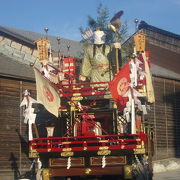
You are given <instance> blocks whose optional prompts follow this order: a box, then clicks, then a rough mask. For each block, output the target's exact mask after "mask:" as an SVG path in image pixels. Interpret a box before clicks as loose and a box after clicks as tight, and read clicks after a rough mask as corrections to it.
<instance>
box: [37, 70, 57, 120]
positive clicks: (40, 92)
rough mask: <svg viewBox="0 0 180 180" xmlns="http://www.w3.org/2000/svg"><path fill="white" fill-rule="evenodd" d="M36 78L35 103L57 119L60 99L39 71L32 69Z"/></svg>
mask: <svg viewBox="0 0 180 180" xmlns="http://www.w3.org/2000/svg"><path fill="white" fill-rule="evenodd" d="M34 72H35V77H36V91H37V101H38V103H41V104H43V105H44V107H45V108H46V109H47V110H48V111H49V112H50V113H52V114H54V115H55V116H56V117H58V109H59V106H60V97H59V95H58V93H57V91H56V89H55V88H53V87H52V86H51V85H50V84H49V82H48V80H46V79H44V77H43V76H42V75H41V73H40V72H39V70H37V69H36V68H34Z"/></svg>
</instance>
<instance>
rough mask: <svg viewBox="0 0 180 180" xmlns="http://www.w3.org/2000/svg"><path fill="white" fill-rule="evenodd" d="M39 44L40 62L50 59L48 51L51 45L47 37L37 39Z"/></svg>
mask: <svg viewBox="0 0 180 180" xmlns="http://www.w3.org/2000/svg"><path fill="white" fill-rule="evenodd" d="M35 43H36V44H37V50H38V58H39V61H40V62H44V61H48V60H49V56H48V51H49V47H50V43H49V41H48V40H46V39H40V40H37V41H35Z"/></svg>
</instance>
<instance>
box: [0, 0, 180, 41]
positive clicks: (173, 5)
mask: <svg viewBox="0 0 180 180" xmlns="http://www.w3.org/2000/svg"><path fill="white" fill-rule="evenodd" d="M99 3H102V4H103V6H104V7H106V8H108V9H109V12H110V17H112V16H113V15H114V14H115V13H116V12H117V11H119V10H123V11H124V15H123V16H122V21H127V23H128V29H129V33H130V34H131V33H132V32H134V29H135V24H134V22H133V20H134V19H135V18H137V19H139V20H144V21H146V22H147V23H148V24H150V25H153V26H156V27H158V28H161V29H164V30H167V31H170V32H173V33H176V34H180V20H179V19H180V0H0V6H1V10H0V25H1V26H9V27H13V28H18V29H24V30H29V31H33V32H39V33H44V30H43V29H44V27H48V28H49V34H50V35H54V36H60V37H63V38H67V39H71V40H76V41H79V40H81V35H80V32H79V27H80V26H83V27H86V26H87V16H88V15H90V16H92V17H95V18H96V17H97V16H96V15H97V14H96V9H97V6H98V5H99Z"/></svg>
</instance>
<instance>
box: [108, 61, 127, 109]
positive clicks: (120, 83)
mask: <svg viewBox="0 0 180 180" xmlns="http://www.w3.org/2000/svg"><path fill="white" fill-rule="evenodd" d="M129 83H130V69H129V61H128V62H127V63H126V65H125V66H124V67H123V68H122V69H121V70H120V71H119V72H118V73H117V75H116V76H115V77H114V79H113V80H112V81H111V82H110V83H109V89H110V92H111V94H112V96H113V99H114V102H115V103H116V105H117V106H118V108H119V110H120V111H123V109H124V108H125V106H126V102H127V101H128V97H124V95H125V94H126V92H127V91H128V90H129Z"/></svg>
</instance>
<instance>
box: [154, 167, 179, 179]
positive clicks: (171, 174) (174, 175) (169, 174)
mask: <svg viewBox="0 0 180 180" xmlns="http://www.w3.org/2000/svg"><path fill="white" fill-rule="evenodd" d="M153 180H180V169H177V170H171V171H166V172H161V173H155V174H154V176H153Z"/></svg>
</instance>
